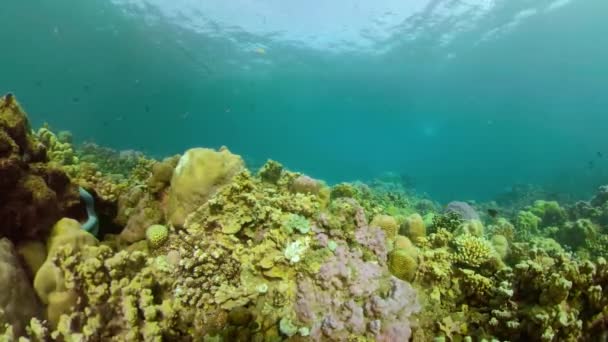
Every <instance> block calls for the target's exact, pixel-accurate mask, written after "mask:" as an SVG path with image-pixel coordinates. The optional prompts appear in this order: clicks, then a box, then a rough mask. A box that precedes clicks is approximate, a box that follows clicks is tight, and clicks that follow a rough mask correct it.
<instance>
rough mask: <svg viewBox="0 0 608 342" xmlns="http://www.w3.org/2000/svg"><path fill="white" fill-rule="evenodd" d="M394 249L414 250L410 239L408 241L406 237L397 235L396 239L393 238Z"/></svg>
mask: <svg viewBox="0 0 608 342" xmlns="http://www.w3.org/2000/svg"><path fill="white" fill-rule="evenodd" d="M394 247H395V249H400V248H402V249H409V248H415V247H414V244H413V243H412V241H411V240H410V239H408V238H407V236H403V235H397V237H396V238H395V244H394Z"/></svg>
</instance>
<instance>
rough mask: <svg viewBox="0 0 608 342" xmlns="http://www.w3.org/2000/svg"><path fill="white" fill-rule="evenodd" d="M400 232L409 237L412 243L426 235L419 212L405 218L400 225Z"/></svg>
mask: <svg viewBox="0 0 608 342" xmlns="http://www.w3.org/2000/svg"><path fill="white" fill-rule="evenodd" d="M402 234H404V235H406V236H407V237H409V238H410V239H411V240H412V241H413V242H414V243H416V242H417V241H418V239H420V238H423V237H425V236H426V226H425V224H424V220H423V219H422V216H420V215H419V214H412V215H410V216H408V217H407V219H405V222H404V223H403V226H402Z"/></svg>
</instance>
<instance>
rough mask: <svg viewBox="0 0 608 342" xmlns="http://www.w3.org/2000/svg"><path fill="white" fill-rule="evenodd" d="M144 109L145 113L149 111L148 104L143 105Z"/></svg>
mask: <svg viewBox="0 0 608 342" xmlns="http://www.w3.org/2000/svg"><path fill="white" fill-rule="evenodd" d="M144 110H145V111H146V113H150V106H148V105H145V106H144Z"/></svg>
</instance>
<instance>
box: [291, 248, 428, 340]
mask: <svg viewBox="0 0 608 342" xmlns="http://www.w3.org/2000/svg"><path fill="white" fill-rule="evenodd" d="M386 283H389V284H390V290H389V291H388V293H387V291H385V290H386V288H385V286H383V284H386ZM296 296H297V297H296V307H295V311H296V314H297V316H298V319H299V320H300V321H301V322H302V323H304V324H306V325H308V326H309V327H310V331H311V337H312V338H313V339H315V340H320V339H323V338H329V339H331V340H341V339H345V338H346V337H348V336H349V335H350V334H357V335H367V336H368V337H373V338H374V339H375V340H378V341H395V340H404V341H406V340H408V339H409V336H410V334H411V329H410V324H409V316H410V315H411V314H412V313H414V312H417V311H418V310H419V309H420V306H419V304H418V301H417V299H416V293H415V291H414V289H413V288H412V287H411V286H410V285H409V283H406V282H404V281H402V280H400V279H397V278H395V277H393V276H392V275H390V272H389V271H388V269H387V268H386V266H385V265H382V264H380V263H378V262H374V261H364V260H363V256H362V253H361V251H359V250H358V249H354V248H350V249H349V248H348V247H347V246H345V245H342V244H341V245H340V246H339V247H338V248H337V249H336V253H335V255H334V256H332V257H331V258H330V259H329V260H327V262H325V263H324V264H323V265H322V266H321V268H320V270H319V272H318V273H317V274H316V275H315V276H314V278H310V277H301V278H299V279H298V291H297V294H296Z"/></svg>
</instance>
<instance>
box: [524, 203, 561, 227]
mask: <svg viewBox="0 0 608 342" xmlns="http://www.w3.org/2000/svg"><path fill="white" fill-rule="evenodd" d="M530 212H531V213H532V214H534V215H536V216H537V217H539V218H540V219H541V223H542V226H543V227H549V226H561V225H562V224H563V223H564V222H566V219H567V214H566V210H564V209H563V208H562V207H561V206H560V205H559V203H557V202H556V201H543V200H537V201H534V204H533V205H532V207H531V208H530Z"/></svg>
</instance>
